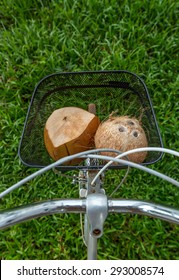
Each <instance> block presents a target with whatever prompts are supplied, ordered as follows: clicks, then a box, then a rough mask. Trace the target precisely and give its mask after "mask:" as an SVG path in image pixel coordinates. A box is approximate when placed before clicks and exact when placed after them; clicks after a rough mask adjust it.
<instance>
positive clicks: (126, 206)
mask: <svg viewBox="0 0 179 280" xmlns="http://www.w3.org/2000/svg"><path fill="white" fill-rule="evenodd" d="M108 213H131V214H140V215H145V216H150V217H153V218H158V219H161V220H164V221H167V222H170V223H174V224H178V225H179V210H178V209H175V208H171V207H167V206H163V205H160V204H155V203H151V202H146V201H142V200H130V199H129V200H128V199H111V200H108Z"/></svg>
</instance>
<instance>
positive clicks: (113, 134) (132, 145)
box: [95, 116, 148, 163]
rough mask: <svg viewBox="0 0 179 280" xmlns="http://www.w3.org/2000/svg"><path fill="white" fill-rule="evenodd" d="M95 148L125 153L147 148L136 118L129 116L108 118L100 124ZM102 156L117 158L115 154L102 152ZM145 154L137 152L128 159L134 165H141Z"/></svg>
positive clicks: (143, 133)
mask: <svg viewBox="0 0 179 280" xmlns="http://www.w3.org/2000/svg"><path fill="white" fill-rule="evenodd" d="M95 146H96V148H97V149H100V148H109V149H116V150H119V151H121V152H126V151H129V150H132V149H136V148H142V147H147V146H148V142H147V137H146V135H145V132H144V130H143V128H142V126H141V125H140V123H139V121H138V120H137V119H136V118H130V117H129V116H120V117H118V116H116V117H110V118H109V119H108V120H107V121H104V122H102V123H101V124H100V125H99V127H98V129H97V132H96V134H95ZM103 155H107V156H112V157H115V156H117V154H116V153H111V152H104V153H103ZM146 156H147V152H139V153H133V154H130V155H128V159H129V160H130V161H133V162H135V163H142V162H143V161H144V160H145V158H146Z"/></svg>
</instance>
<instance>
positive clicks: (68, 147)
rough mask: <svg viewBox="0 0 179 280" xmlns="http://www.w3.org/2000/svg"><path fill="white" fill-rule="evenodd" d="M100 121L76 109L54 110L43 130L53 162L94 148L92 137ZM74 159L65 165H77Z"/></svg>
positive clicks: (79, 160) (90, 114)
mask: <svg viewBox="0 0 179 280" xmlns="http://www.w3.org/2000/svg"><path fill="white" fill-rule="evenodd" d="M99 123H100V120H99V118H98V117H97V116H95V115H94V114H92V113H90V112H88V111H86V110H83V109H81V108H77V107H64V108H60V109H57V110H55V111H54V112H53V113H52V114H51V115H50V116H49V118H48V119H47V122H46V124H45V128H44V142H45V146H46V149H47V151H48V153H49V154H50V156H51V157H52V158H53V159H54V160H58V159H60V158H62V157H65V156H69V155H73V154H76V153H79V152H83V151H86V150H89V149H91V148H93V147H94V135H95V133H96V130H97V128H98V126H99ZM82 160H83V159H74V160H72V161H71V162H67V163H66V164H67V165H74V164H78V163H80V162H81V161H82Z"/></svg>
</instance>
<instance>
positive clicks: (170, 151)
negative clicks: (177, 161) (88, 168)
mask: <svg viewBox="0 0 179 280" xmlns="http://www.w3.org/2000/svg"><path fill="white" fill-rule="evenodd" d="M144 151H152V152H155V151H156V152H163V153H168V154H171V155H174V156H177V157H179V152H177V151H173V150H170V149H166V148H157V147H146V148H138V149H133V150H129V151H127V152H124V153H122V154H120V155H118V156H117V157H115V158H114V159H119V158H122V157H124V156H127V155H129V154H132V153H137V152H144ZM114 159H113V160H110V161H109V162H108V163H107V164H106V165H104V166H103V167H102V168H101V169H100V171H99V172H98V174H97V175H96V176H95V177H94V179H93V181H92V182H91V184H92V185H93V184H95V181H96V180H97V178H98V177H99V176H100V175H101V174H102V173H103V172H104V171H105V170H106V169H107V168H108V166H109V165H111V164H112V163H113V162H114ZM121 163H122V162H121ZM123 163H124V162H123ZM130 163H131V164H130V165H131V166H133V167H135V168H138V169H141V170H144V171H147V170H148V171H149V170H151V171H152V172H149V173H151V174H153V175H155V176H157V173H158V174H160V175H163V176H162V177H161V176H160V177H161V178H162V179H164V177H165V179H166V178H168V179H169V178H170V177H168V176H166V175H164V174H161V173H159V172H157V171H154V170H152V169H150V168H146V167H144V166H142V165H140V164H135V163H133V162H130ZM126 164H127V165H128V164H129V163H128V162H127V161H126ZM148 171H147V172H148ZM154 173H155V174H154ZM165 179H164V180H165ZM168 179H167V181H168ZM172 180H174V179H172ZM173 182H174V185H176V186H177V187H179V183H178V182H177V181H176V180H174V181H173Z"/></svg>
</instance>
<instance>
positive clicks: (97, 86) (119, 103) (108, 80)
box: [19, 70, 163, 170]
mask: <svg viewBox="0 0 179 280" xmlns="http://www.w3.org/2000/svg"><path fill="white" fill-rule="evenodd" d="M90 103H93V104H95V105H96V115H97V116H98V117H99V118H100V120H101V121H103V120H104V119H106V118H108V117H109V115H110V114H111V113H112V112H113V111H118V115H128V116H131V117H135V118H137V119H139V118H140V119H141V121H142V127H143V129H144V131H145V133H146V136H147V140H148V146H149V147H162V146H163V145H162V140H161V136H160V132H159V129H158V125H157V122H156V117H155V113H154V110H153V107H152V103H151V100H150V96H149V93H148V90H147V87H146V85H145V83H144V82H143V81H142V79H141V78H140V77H138V76H137V75H136V74H134V73H131V72H128V71H123V70H118V71H91V72H71V73H56V74H52V75H49V76H47V77H45V78H43V79H42V80H41V81H40V82H39V83H38V84H37V86H36V87H35V90H34V93H33V95H32V99H31V102H30V106H29V109H28V113H27V117H26V121H25V125H24V129H23V133H22V137H21V141H20V145H19V157H20V159H21V161H22V162H23V163H24V164H25V165H27V166H29V167H37V168H42V167H44V166H47V165H49V164H50V163H52V162H53V160H52V158H51V157H50V156H49V154H48V152H47V150H46V147H45V144H44V127H45V124H46V121H47V119H48V118H49V116H50V115H51V114H52V112H53V111H54V110H56V109H59V108H63V107H71V106H74V107H79V108H82V109H85V110H87V109H88V105H89V104H90ZM161 156H162V153H160V152H148V154H147V157H146V159H145V161H144V162H143V163H142V164H143V165H148V164H152V163H155V162H157V161H158V160H159V159H160V158H161ZM101 166H103V164H101V165H100V166H98V167H96V165H94V166H93V165H91V166H90V168H92V169H95V168H100V167H101ZM123 167H124V166H122V165H121V164H115V165H112V166H110V167H109V168H115V169H118V168H123ZM84 168H89V166H86V161H83V162H82V163H80V164H79V165H75V166H74V165H73V166H66V165H63V166H59V167H58V169H60V170H73V169H84Z"/></svg>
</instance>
